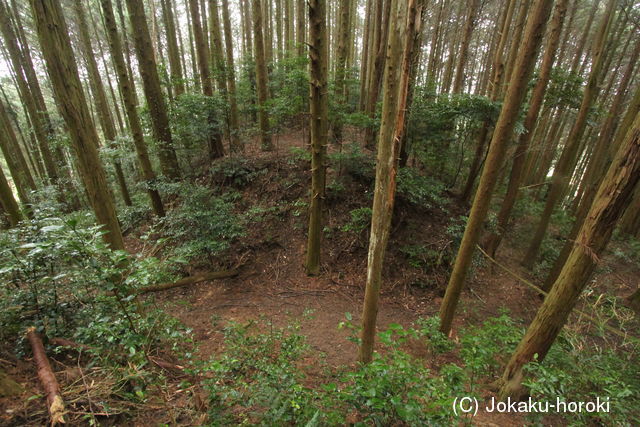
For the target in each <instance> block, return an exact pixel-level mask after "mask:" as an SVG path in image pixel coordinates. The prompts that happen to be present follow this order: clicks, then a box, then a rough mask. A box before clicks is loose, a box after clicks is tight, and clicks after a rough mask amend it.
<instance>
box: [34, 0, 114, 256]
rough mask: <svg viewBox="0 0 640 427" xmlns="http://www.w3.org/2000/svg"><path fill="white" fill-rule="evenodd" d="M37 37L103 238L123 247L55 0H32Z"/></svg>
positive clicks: (60, 14)
mask: <svg viewBox="0 0 640 427" xmlns="http://www.w3.org/2000/svg"><path fill="white" fill-rule="evenodd" d="M31 9H32V11H33V16H34V21H35V24H36V30H37V32H38V39H39V40H40V46H41V48H42V54H43V56H44V58H45V62H46V65H47V70H48V72H49V77H50V78H51V86H52V88H53V92H54V95H55V98H56V101H57V104H58V108H59V109H60V113H61V115H62V117H63V118H64V120H65V123H66V124H67V127H68V128H69V134H70V137H71V143H72V145H73V149H74V151H75V154H76V158H77V161H78V162H77V164H78V167H79V170H80V176H81V178H82V180H83V182H84V187H85V190H86V193H87V196H88V198H89V202H90V203H91V206H92V207H93V211H94V212H95V215H96V219H97V220H98V223H99V224H102V225H104V227H105V231H107V233H105V234H104V235H103V239H104V240H105V242H106V243H107V244H108V245H109V246H110V247H111V248H112V249H115V250H122V249H124V243H123V241H122V233H121V231H120V224H119V223H118V217H117V215H116V210H115V204H114V202H113V197H112V195H111V192H110V190H109V186H108V184H107V179H106V176H105V172H104V168H103V167H102V163H101V162H100V158H99V156H98V150H97V148H96V144H95V141H97V140H98V135H97V132H96V129H95V127H94V126H93V123H92V122H91V117H90V115H89V109H88V107H87V102H86V99H85V97H84V93H83V92H82V85H81V83H80V78H79V77H78V68H77V65H76V61H75V58H74V55H73V50H72V49H71V40H70V39H69V32H68V30H67V25H66V22H65V20H64V17H63V15H62V9H61V7H60V4H59V3H58V2H57V0H32V1H31Z"/></svg>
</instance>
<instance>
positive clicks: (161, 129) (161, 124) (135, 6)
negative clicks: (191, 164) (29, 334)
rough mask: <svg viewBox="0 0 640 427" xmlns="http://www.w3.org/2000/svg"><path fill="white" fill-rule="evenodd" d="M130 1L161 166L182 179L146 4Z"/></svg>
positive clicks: (165, 173) (145, 90)
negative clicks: (152, 42) (146, 14)
mask: <svg viewBox="0 0 640 427" xmlns="http://www.w3.org/2000/svg"><path fill="white" fill-rule="evenodd" d="M126 4H127V9H128V10H129V20H130V21H131V28H135V31H134V32H133V43H134V46H135V50H136V57H137V58H138V69H139V70H140V76H141V77H142V84H143V87H144V95H145V98H146V99H147V106H148V107H149V113H150V116H151V127H152V128H153V138H154V139H155V140H156V141H158V148H159V149H158V151H159V153H158V156H159V158H160V168H161V169H162V173H163V174H164V175H166V176H167V177H168V178H170V179H178V178H179V177H180V167H179V166H178V158H177V156H176V152H175V151H174V149H173V139H172V137H171V129H170V128H169V116H168V115H167V105H166V103H165V100H164V96H163V95H162V89H161V88H160V77H159V76H158V68H157V65H156V61H155V59H154V55H153V46H152V44H151V36H150V35H149V27H148V25H147V18H146V16H145V13H144V6H143V3H142V1H141V0H126Z"/></svg>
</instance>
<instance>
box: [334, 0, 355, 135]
mask: <svg viewBox="0 0 640 427" xmlns="http://www.w3.org/2000/svg"><path fill="white" fill-rule="evenodd" d="M339 10H340V12H339V13H340V27H339V29H338V49H337V55H336V74H335V85H334V88H335V92H334V94H335V97H336V103H338V104H342V106H343V108H344V107H345V104H346V99H345V79H346V73H347V69H346V68H347V57H348V56H349V46H347V43H348V42H349V27H350V19H351V18H350V16H349V12H350V11H351V7H350V4H349V0H340V9H339ZM331 127H332V130H333V139H334V140H335V141H336V142H338V143H340V142H341V141H342V118H341V117H338V118H337V119H336V120H335V121H334V122H333V123H332V126H331Z"/></svg>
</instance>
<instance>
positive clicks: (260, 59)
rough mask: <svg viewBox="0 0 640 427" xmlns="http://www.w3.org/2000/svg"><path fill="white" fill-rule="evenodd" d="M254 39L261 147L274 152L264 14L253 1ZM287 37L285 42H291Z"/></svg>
mask: <svg viewBox="0 0 640 427" xmlns="http://www.w3.org/2000/svg"><path fill="white" fill-rule="evenodd" d="M252 12H253V37H254V43H253V44H254V47H255V53H256V54H255V61H256V89H257V92H258V116H259V118H260V146H261V148H262V150H263V151H271V150H273V141H272V140H271V133H270V130H269V111H268V110H267V105H266V102H267V98H268V84H269V83H268V76H267V64H266V62H265V57H264V39H263V35H262V13H261V10H260V0H253V10H252ZM289 40H290V39H289V38H288V37H285V41H287V43H288V41H289Z"/></svg>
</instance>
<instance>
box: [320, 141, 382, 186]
mask: <svg viewBox="0 0 640 427" xmlns="http://www.w3.org/2000/svg"><path fill="white" fill-rule="evenodd" d="M341 148H342V150H341V151H339V152H335V153H331V154H329V155H328V156H327V157H328V159H329V164H330V165H331V167H332V168H333V169H334V170H337V171H339V173H340V174H348V175H350V176H352V177H353V178H356V179H359V180H361V181H363V182H365V183H371V182H373V179H374V178H375V170H376V168H375V161H374V159H373V158H372V157H371V156H370V155H368V154H366V153H364V152H362V149H361V148H360V146H359V145H358V144H357V143H350V144H343V145H342V146H341Z"/></svg>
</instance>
